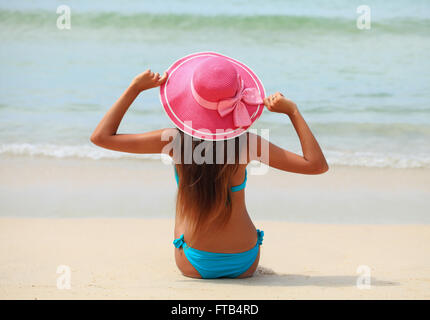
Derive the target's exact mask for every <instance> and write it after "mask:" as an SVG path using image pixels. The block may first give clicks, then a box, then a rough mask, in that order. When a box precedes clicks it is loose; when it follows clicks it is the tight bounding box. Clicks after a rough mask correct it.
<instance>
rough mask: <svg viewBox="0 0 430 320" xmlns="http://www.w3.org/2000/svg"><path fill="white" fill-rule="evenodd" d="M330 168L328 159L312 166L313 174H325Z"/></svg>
mask: <svg viewBox="0 0 430 320" xmlns="http://www.w3.org/2000/svg"><path fill="white" fill-rule="evenodd" d="M328 169H329V166H328V164H327V162H326V161H324V162H323V163H317V164H315V165H312V166H311V170H310V171H311V172H310V173H311V174H323V173H325V172H327V171H328Z"/></svg>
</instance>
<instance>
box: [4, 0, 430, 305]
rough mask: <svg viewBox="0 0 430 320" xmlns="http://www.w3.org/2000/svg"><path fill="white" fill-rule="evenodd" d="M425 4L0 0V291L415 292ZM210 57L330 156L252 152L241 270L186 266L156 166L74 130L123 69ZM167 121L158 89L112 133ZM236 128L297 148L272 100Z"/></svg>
mask: <svg viewBox="0 0 430 320" xmlns="http://www.w3.org/2000/svg"><path fill="white" fill-rule="evenodd" d="M363 7H365V8H367V11H366V14H364V11H361V10H362V9H363ZM360 8H361V9H360ZM429 12H430V2H425V1H419V2H416V3H415V2H414V4H411V3H410V1H407V0H394V1H390V2H387V1H381V0H369V1H368V2H367V3H366V6H361V5H359V4H357V3H355V2H354V1H343V0H330V1H321V2H320V1H319V2H315V1H312V0H303V1H276V0H270V1H265V2H264V4H263V3H262V2H261V1H257V0H249V1H246V4H244V3H243V1H224V0H220V1H217V2H216V3H215V2H205V3H203V2H202V1H198V0H189V1H185V2H184V1H178V0H165V1H163V2H151V3H149V2H142V1H137V0H129V1H127V2H126V4H124V3H122V2H121V3H119V2H117V1H109V0H106V1H103V2H97V1H84V0H75V1H73V4H70V5H69V4H60V3H58V1H54V0H46V1H43V2H40V1H38V2H35V1H33V2H29V1H23V0H16V1H9V2H5V1H3V2H2V3H1V4H0V39H1V42H2V50H0V68H1V70H2V72H1V74H0V238H1V240H0V299H116V298H118V299H429V298H430V261H429V252H430V214H429V212H430V200H429V199H430V144H429V141H430V116H429V115H430V85H429V84H430V81H428V80H429V74H430V73H429V70H430V59H428V56H429V54H428V53H429V52H430V41H429V35H430V33H429V32H428V31H429V30H430V19H429V18H428V17H429ZM364 20H366V24H365V25H366V27H365V28H362V27H363V21H364ZM66 21H68V23H66ZM360 25H361V27H360ZM207 51H210V52H217V53H221V54H223V55H226V56H228V57H231V58H234V59H236V60H238V61H240V62H241V63H243V64H246V65H247V66H248V67H249V68H251V69H252V70H253V71H254V72H255V74H256V75H257V76H258V79H259V80H260V81H261V82H262V83H263V84H264V93H265V96H266V97H267V96H269V95H271V94H273V93H275V92H281V93H282V94H284V96H285V97H287V98H289V99H291V100H292V101H294V102H295V103H296V104H297V106H298V109H299V110H300V113H301V114H302V115H303V118H304V119H305V121H306V123H307V124H308V126H309V128H310V129H311V131H312V133H313V135H314V136H315V138H316V139H317V141H318V144H319V145H320V147H321V150H322V151H323V153H324V156H325V158H326V160H327V163H328V165H329V166H330V169H329V171H328V172H326V173H324V174H322V175H301V174H294V173H287V172H281V171H279V170H276V169H270V170H268V171H264V170H263V171H258V168H257V167H258V166H257V165H256V164H255V163H253V164H250V165H249V170H248V180H247V185H246V190H245V192H246V193H245V194H246V205H247V210H248V212H249V215H250V217H251V218H252V220H253V222H254V225H255V226H256V228H258V229H261V230H264V232H265V235H264V242H263V246H262V247H261V258H260V267H259V269H258V270H257V272H256V274H255V275H254V277H252V278H248V279H240V280H237V279H236V280H234V279H219V280H198V279H191V278H186V277H184V276H182V275H181V273H180V272H179V270H178V268H177V267H176V265H175V261H174V255H173V253H174V247H173V244H172V241H173V226H174V220H173V219H174V215H175V195H176V190H177V185H176V181H175V177H174V171H173V167H172V164H171V163H169V162H168V161H165V160H168V159H165V158H160V156H159V155H153V154H151V155H147V154H131V153H125V152H116V151H111V150H107V149H103V148H100V147H97V146H95V145H94V144H93V143H91V142H90V137H91V135H92V133H93V132H94V130H95V129H96V127H97V125H98V124H99V123H100V121H101V120H102V118H103V116H104V115H105V114H106V112H107V111H108V110H109V108H110V107H111V106H112V105H113V104H114V103H115V101H117V99H118V98H119V97H120V96H121V94H122V93H123V92H124V90H126V88H127V87H128V86H129V84H130V83H131V81H132V79H133V78H134V77H135V76H136V75H138V74H140V73H142V72H143V71H145V70H147V69H151V70H152V71H153V72H158V73H163V71H165V70H167V69H168V68H169V66H171V65H172V64H173V63H174V62H175V61H177V60H178V59H180V58H182V57H184V56H186V55H189V54H192V53H196V52H207ZM172 126H173V124H172V122H171V121H170V119H169V118H168V116H167V115H166V113H165V111H164V110H163V107H162V105H161V103H160V90H159V88H154V89H150V90H145V91H144V92H142V93H141V94H140V95H139V96H138V97H137V98H136V100H135V101H134V102H133V104H132V105H131V106H130V107H129V108H128V110H127V112H126V113H125V115H124V117H123V118H122V120H121V123H120V124H119V127H118V128H117V129H118V130H117V131H116V133H117V134H139V133H143V132H148V131H151V130H157V129H160V128H167V127H169V128H170V127H172ZM250 130H253V133H256V134H260V135H263V136H264V137H265V138H267V139H269V140H270V142H272V143H274V144H276V145H278V146H280V147H282V148H285V149H286V150H289V151H291V152H294V153H296V154H298V155H302V154H303V152H302V143H301V142H300V140H299V138H298V136H297V133H296V132H295V130H294V126H293V125H292V123H291V121H290V119H289V118H288V117H287V116H285V115H284V114H279V113H274V112H269V111H268V110H267V109H265V110H264V111H263V113H262V114H261V117H260V118H259V119H258V120H257V121H256V122H255V124H253V126H252V128H251V129H250ZM265 134H267V136H266V135H265ZM263 169H264V168H263ZM257 172H260V173H264V174H256V173H257ZM57 271H58V273H57ZM69 280H70V281H69ZM357 283H358V286H357ZM68 284H70V288H69V289H68ZM57 285H58V286H57ZM369 285H370V288H369Z"/></svg>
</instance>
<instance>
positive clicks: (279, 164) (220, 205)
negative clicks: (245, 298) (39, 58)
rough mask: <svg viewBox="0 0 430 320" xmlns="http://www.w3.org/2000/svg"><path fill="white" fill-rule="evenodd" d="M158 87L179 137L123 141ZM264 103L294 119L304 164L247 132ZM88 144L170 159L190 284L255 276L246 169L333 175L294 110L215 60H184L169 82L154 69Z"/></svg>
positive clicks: (239, 69)
mask: <svg viewBox="0 0 430 320" xmlns="http://www.w3.org/2000/svg"><path fill="white" fill-rule="evenodd" d="M158 86H160V98H161V102H162V104H163V107H164V109H165V111H166V113H167V115H168V117H169V118H170V119H171V120H172V121H173V123H174V124H175V126H176V128H178V129H180V130H177V129H176V128H167V129H160V130H155V131H151V132H146V133H142V134H117V129H118V126H119V124H120V122H121V120H122V118H123V116H124V114H125V112H126V111H127V109H128V108H129V107H130V105H131V104H132V102H133V101H134V99H135V98H136V97H137V96H138V95H139V93H141V92H142V91H144V90H147V89H150V88H155V87H158ZM264 105H265V106H266V107H267V109H268V110H269V111H271V112H278V113H283V114H286V115H287V116H289V118H290V120H291V121H292V123H293V125H294V128H295V130H296V131H297V134H298V136H299V138H300V142H301V146H302V151H303V156H300V155H297V154H295V153H292V152H290V151H287V150H285V149H283V148H280V147H278V146H276V145H274V144H272V143H270V142H269V141H268V140H266V139H264V138H262V137H261V136H259V135H256V134H253V133H250V132H248V129H249V128H250V126H251V125H252V124H253V123H254V122H255V121H256V120H257V119H258V118H259V117H260V115H261V113H262V111H263V109H264ZM91 141H92V142H93V143H94V144H96V145H98V146H101V147H103V148H106V149H111V150H117V151H122V152H131V153H152V154H154V153H159V154H168V155H170V156H171V157H172V158H173V162H174V175H175V178H176V181H177V184H178V194H177V200H176V219H175V230H174V237H175V240H174V241H173V244H174V246H175V260H176V264H177V266H178V268H179V269H180V271H181V272H182V273H183V274H184V275H185V276H188V277H193V278H220V277H230V278H244V277H249V276H252V275H253V273H254V272H255V270H256V268H257V265H258V262H259V258H260V245H261V244H262V241H263V235H264V233H263V231H260V230H258V229H256V228H255V226H254V224H253V223H252V221H251V218H250V217H249V214H248V211H247V209H246V205H245V185H246V180H247V170H246V167H247V164H248V163H249V162H250V161H252V160H257V161H260V162H261V163H264V164H266V165H269V166H271V167H274V168H276V169H280V170H283V171H290V172H296V173H302V174H321V173H324V172H326V171H327V170H328V165H327V162H326V160H325V157H324V155H323V153H322V151H321V149H320V147H319V145H318V142H317V141H316V140H315V137H314V136H313V134H312V132H311V131H310V129H309V127H308V126H307V124H306V122H305V120H304V119H303V117H302V115H301V114H300V112H299V110H298V109H297V106H296V104H295V103H294V102H292V101H291V100H288V99H286V98H285V97H284V96H283V95H282V94H281V93H279V92H277V93H275V94H273V95H271V96H269V97H265V96H264V88H263V85H262V83H261V81H260V80H259V79H258V77H257V76H256V75H255V73H254V72H253V71H252V70H251V69H250V68H249V67H247V66H246V65H244V64H243V63H241V62H239V61H237V60H235V59H232V58H229V57H226V56H224V55H221V54H218V53H214V52H201V53H195V54H191V55H188V56H186V57H183V58H181V59H179V60H178V61H176V62H175V63H174V64H173V65H172V66H171V67H170V68H169V69H168V70H167V72H165V73H164V75H163V76H160V75H159V74H158V73H155V74H154V73H153V72H151V71H150V70H146V71H145V72H143V73H142V74H140V75H138V76H137V77H136V78H135V79H134V80H133V81H132V83H131V84H130V86H129V87H128V88H127V89H126V90H125V92H124V93H123V94H122V96H121V97H120V98H119V99H118V101H117V102H116V103H115V104H114V105H113V106H112V108H111V109H110V110H109V111H108V112H107V113H106V115H105V116H104V117H103V119H102V120H101V121H100V123H99V124H98V126H97V128H96V129H95V130H94V133H93V134H92V136H91ZM172 178H173V177H172Z"/></svg>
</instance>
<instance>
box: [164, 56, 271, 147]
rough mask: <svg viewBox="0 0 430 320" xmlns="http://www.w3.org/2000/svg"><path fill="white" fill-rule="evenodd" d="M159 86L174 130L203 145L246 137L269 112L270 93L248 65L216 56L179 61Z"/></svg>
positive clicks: (188, 58)
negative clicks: (267, 98)
mask: <svg viewBox="0 0 430 320" xmlns="http://www.w3.org/2000/svg"><path fill="white" fill-rule="evenodd" d="M167 74H168V78H167V80H166V82H165V83H164V84H163V85H161V86H160V101H161V103H162V105H163V107H164V110H165V111H166V113H167V116H168V117H169V118H170V120H172V122H173V123H174V125H175V126H176V127H177V128H178V129H180V130H182V131H183V132H185V133H187V134H189V135H191V136H193V137H196V138H199V139H204V140H226V139H231V138H234V137H237V136H239V135H241V134H243V133H244V132H246V131H247V130H248V129H249V127H251V125H252V124H253V123H254V122H255V121H257V119H258V118H259V117H260V115H261V113H262V112H263V110H264V104H263V99H264V97H265V91H264V87H263V84H262V82H261V81H260V79H258V77H257V75H256V74H255V73H254V72H253V71H252V70H251V69H250V68H249V67H248V66H246V65H245V64H243V63H242V62H239V61H238V60H235V59H233V58H230V57H227V56H225V55H222V54H219V53H215V52H198V53H193V54H190V55H187V56H185V57H183V58H180V59H179V60H177V61H176V62H174V63H173V64H172V65H171V66H170V67H169V69H167Z"/></svg>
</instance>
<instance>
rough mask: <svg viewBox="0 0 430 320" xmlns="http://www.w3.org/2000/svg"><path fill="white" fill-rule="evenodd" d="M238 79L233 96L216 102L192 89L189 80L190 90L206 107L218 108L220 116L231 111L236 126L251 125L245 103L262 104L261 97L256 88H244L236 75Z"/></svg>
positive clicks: (241, 80)
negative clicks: (208, 99) (236, 89)
mask: <svg viewBox="0 0 430 320" xmlns="http://www.w3.org/2000/svg"><path fill="white" fill-rule="evenodd" d="M238 80H239V81H240V85H239V89H238V91H237V93H236V96H234V97H233V98H227V99H224V100H220V101H218V102H212V101H207V100H205V99H204V98H202V97H201V96H200V95H199V94H198V93H197V92H196V90H195V89H194V86H193V84H192V81H191V92H192V94H193V96H194V98H195V99H196V101H197V102H198V103H199V104H200V105H201V106H202V107H205V108H207V109H212V110H215V109H216V110H218V113H219V115H220V116H221V117H225V116H226V115H228V114H229V113H231V112H233V123H234V125H235V126H236V127H247V126H249V125H251V123H252V121H251V117H250V116H249V113H248V109H247V108H246V105H245V103H247V104H251V105H257V104H262V103H263V99H262V98H261V96H260V93H259V92H258V89H257V88H246V89H244V82H243V79H241V78H240V76H239V75H238Z"/></svg>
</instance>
